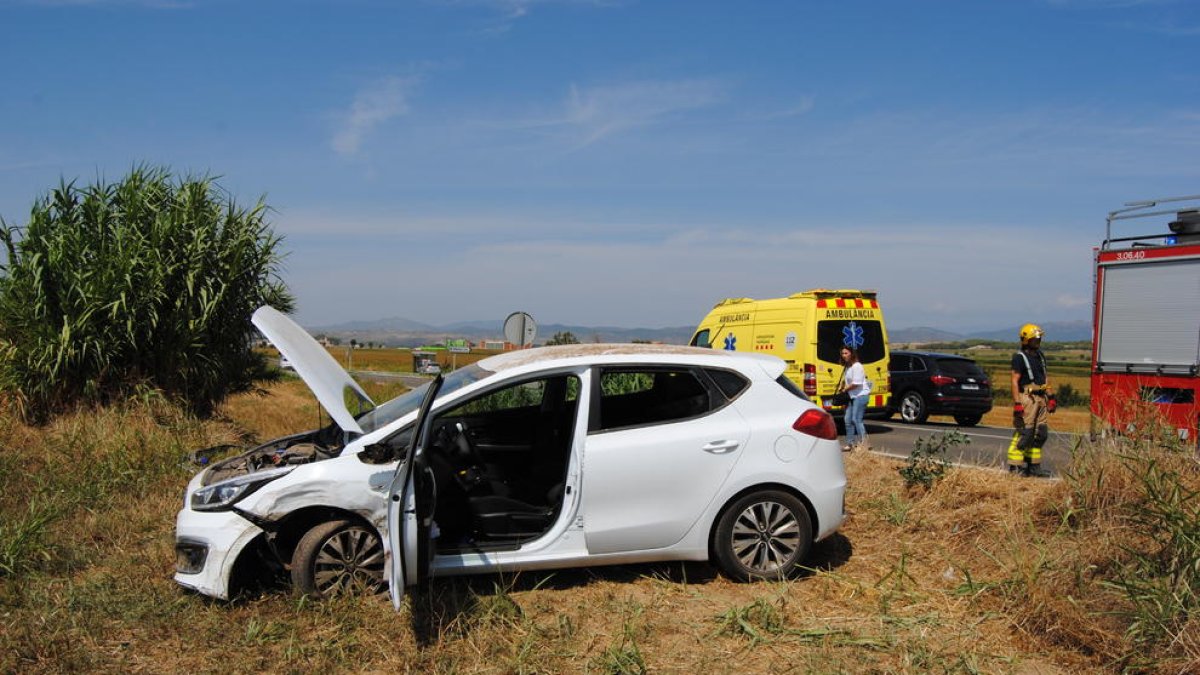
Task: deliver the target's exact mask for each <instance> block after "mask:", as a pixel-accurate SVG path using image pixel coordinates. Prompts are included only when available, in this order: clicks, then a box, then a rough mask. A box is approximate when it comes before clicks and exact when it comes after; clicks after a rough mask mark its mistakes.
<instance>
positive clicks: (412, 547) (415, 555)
mask: <svg viewBox="0 0 1200 675" xmlns="http://www.w3.org/2000/svg"><path fill="white" fill-rule="evenodd" d="M441 388H442V376H441V375H438V376H437V377H436V378H435V379H434V381H433V382H432V383H430V385H429V390H428V391H426V392H425V398H424V399H423V400H422V401H421V409H420V411H419V412H418V413H417V420H416V422H415V423H414V426H413V429H414V433H413V437H412V442H411V444H410V445H409V448H408V455H407V456H406V457H405V458H404V461H402V462H400V465H399V466H397V467H396V475H395V476H394V477H393V478H392V485H391V488H390V489H389V494H388V517H387V520H388V545H389V548H390V549H391V552H392V555H391V559H390V561H389V564H388V566H387V581H388V593H389V594H391V596H392V606H393V607H395V608H396V610H397V611H399V610H400V605H401V603H402V602H403V601H404V593H405V591H406V589H407V588H408V587H409V586H413V585H416V584H419V583H424V581H425V579H426V578H427V577H428V576H429V562H430V556H431V554H432V548H431V544H430V541H429V535H430V529H431V525H432V524H433V503H434V495H433V478H432V474H431V472H430V471H429V465H428V462H427V461H426V458H425V448H426V446H427V445H428V443H429V436H430V427H431V425H432V424H433V416H432V415H431V414H430V408H432V407H433V400H434V399H435V398H437V394H438V391H440V390H441Z"/></svg>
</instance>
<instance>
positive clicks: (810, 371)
mask: <svg viewBox="0 0 1200 675" xmlns="http://www.w3.org/2000/svg"><path fill="white" fill-rule="evenodd" d="M804 393H805V394H807V395H808V396H816V395H817V367H816V366H815V365H813V364H811V363H806V364H804Z"/></svg>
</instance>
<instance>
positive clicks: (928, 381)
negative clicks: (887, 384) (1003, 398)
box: [888, 352, 992, 427]
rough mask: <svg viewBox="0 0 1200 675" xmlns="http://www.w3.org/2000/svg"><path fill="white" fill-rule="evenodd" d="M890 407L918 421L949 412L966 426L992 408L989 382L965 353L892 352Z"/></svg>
mask: <svg viewBox="0 0 1200 675" xmlns="http://www.w3.org/2000/svg"><path fill="white" fill-rule="evenodd" d="M888 374H889V375H890V376H891V378H892V400H891V408H890V411H889V412H891V413H892V414H896V413H900V419H902V420H904V421H905V422H909V423H916V424H920V423H921V422H924V421H925V420H926V419H928V417H929V416H930V415H953V416H954V421H955V422H958V423H959V424H961V425H962V426H965V427H970V426H975V425H976V424H979V420H980V419H982V418H983V416H984V415H985V414H986V413H987V412H988V411H989V410H991V409H992V383H991V382H990V381H989V380H988V376H987V374H986V373H984V372H983V370H982V369H980V367H979V365H978V364H976V363H975V362H974V361H972V360H971V359H968V358H967V357H965V356H955V355H954V354H935V353H932V352H892V355H891V361H890V365H889V366H888Z"/></svg>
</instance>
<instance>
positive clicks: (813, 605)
mask: <svg viewBox="0 0 1200 675" xmlns="http://www.w3.org/2000/svg"><path fill="white" fill-rule="evenodd" d="M367 387H368V390H369V392H370V393H371V394H372V395H373V396H376V397H378V398H380V399H383V398H386V397H387V396H388V395H390V393H393V392H395V391H397V390H396V389H395V388H394V387H393V388H392V389H391V390H387V391H385V390H381V389H379V388H378V387H377V386H375V385H370V384H368V385H367ZM314 419H316V417H315V404H314V403H313V401H312V397H311V396H310V395H309V394H308V392H307V391H306V389H305V388H304V387H303V385H302V384H301V383H300V382H299V381H298V380H295V379H294V378H286V379H284V380H282V381H280V382H276V383H264V384H263V386H262V388H261V389H259V390H258V391H255V392H250V393H246V394H242V395H239V396H236V397H234V398H233V399H231V400H230V401H229V402H228V403H227V404H226V405H224V406H223V407H222V408H221V410H220V414H219V415H218V416H217V418H215V419H212V420H207V421H200V420H196V419H193V418H190V417H188V416H186V415H183V414H181V413H179V412H178V411H177V410H175V409H174V408H173V407H171V406H169V405H167V404H165V403H164V402H162V401H160V400H156V399H153V398H149V399H146V400H143V401H140V402H133V403H130V404H129V405H127V406H124V407H122V408H119V409H117V408H114V409H109V410H101V411H90V412H81V413H78V414H76V415H72V416H68V417H65V418H62V419H59V420H57V421H55V422H54V423H53V424H51V425H50V426H48V427H46V428H31V427H26V426H23V425H21V424H19V423H17V422H15V421H13V420H12V419H11V418H9V417H6V416H5V417H0V443H2V444H3V447H4V448H5V451H4V452H3V453H0V533H3V537H0V542H3V548H2V549H0V671H3V672H14V671H19V672H62V671H65V670H77V671H94V672H128V671H151V672H197V671H199V672H216V671H220V672H246V671H264V672H295V671H305V672H307V671H314V670H324V671H335V672H345V671H354V672H361V671H388V672H445V673H451V672H455V673H458V672H479V673H493V672H695V671H709V672H714V673H720V672H766V671H774V670H780V671H789V670H798V671H800V672H814V671H815V672H930V671H941V672H947V671H952V672H959V671H962V672H998V673H1005V672H1012V673H1018V672H1020V673H1027V672H1038V673H1056V672H1063V673H1066V672H1071V673H1075V672H1116V671H1119V670H1121V669H1122V668H1124V667H1128V666H1129V665H1131V664H1139V669H1141V670H1143V671H1144V672H1164V673H1165V672H1172V673H1174V672H1183V671H1186V670H1189V669H1194V668H1196V667H1197V666H1200V644H1198V643H1197V640H1196V639H1195V635H1196V633H1195V632H1194V631H1193V632H1190V633H1189V632H1188V631H1186V630H1181V632H1180V633H1179V636H1181V637H1182V638H1183V639H1181V640H1175V641H1171V640H1170V639H1167V638H1163V641H1162V642H1145V641H1142V642H1136V643H1135V642H1132V641H1131V640H1133V638H1130V637H1127V636H1126V632H1125V631H1126V628H1127V626H1128V625H1130V624H1129V621H1130V619H1129V618H1128V617H1129V616H1134V615H1136V614H1135V613H1136V608H1135V607H1133V606H1131V605H1130V603H1129V601H1128V599H1127V596H1126V595H1125V594H1124V593H1122V592H1121V591H1119V590H1118V589H1117V588H1116V587H1114V586H1111V585H1108V584H1106V583H1105V582H1106V580H1107V579H1108V578H1115V577H1113V576H1112V575H1115V574H1117V573H1118V572H1119V571H1120V570H1121V569H1123V567H1122V565H1123V564H1124V563H1122V562H1121V561H1122V560H1127V558H1126V556H1127V555H1128V553H1123V551H1127V550H1129V549H1127V548H1126V547H1129V546H1134V547H1135V548H1136V547H1137V546H1138V545H1140V543H1143V542H1142V539H1141V538H1140V537H1139V535H1138V533H1137V530H1129V529H1127V528H1128V526H1127V525H1121V524H1120V523H1121V522H1122V521H1121V520H1119V519H1116V518H1110V517H1109V516H1108V515H1107V511H1106V509H1110V508H1116V506H1114V505H1120V504H1126V503H1133V502H1136V501H1137V500H1138V499H1140V497H1139V494H1140V493H1139V491H1138V488H1137V481H1136V480H1133V479H1132V477H1133V475H1134V474H1132V473H1130V471H1129V470H1127V469H1125V468H1124V467H1123V466H1122V465H1120V464H1114V463H1113V460H1112V457H1114V456H1115V455H1113V454H1112V453H1104V454H1101V455H1093V456H1092V458H1091V460H1090V461H1091V462H1093V464H1080V465H1078V467H1077V472H1078V475H1079V479H1078V480H1077V481H1075V482H1071V481H1031V480H1025V479H1020V478H1017V477H1012V476H1008V475H1004V474H1000V475H997V474H996V473H995V472H992V471H986V470H974V469H950V470H949V472H948V473H947V474H946V475H945V477H944V478H943V479H942V480H940V481H938V482H936V483H935V484H934V485H933V487H932V488H931V489H928V490H923V489H913V488H910V487H906V485H905V483H904V481H903V480H902V479H901V477H900V475H899V473H898V471H897V469H898V468H899V467H900V464H898V463H897V462H895V461H892V460H887V459H885V458H881V457H878V456H875V455H871V454H869V453H859V452H855V453H849V454H847V455H846V456H845V458H846V464H847V473H848V475H849V479H850V488H849V492H848V494H847V509H848V511H849V513H850V514H851V515H850V519H849V521H848V522H847V523H846V525H845V526H844V528H843V530H842V531H841V532H840V534H838V535H836V536H835V537H833V538H832V539H830V540H828V541H826V542H824V543H822V544H821V545H819V546H818V547H817V549H816V555H815V557H814V559H813V560H812V561H811V563H812V566H813V571H812V572H811V573H809V574H807V575H804V576H802V577H800V578H797V579H795V580H792V581H788V582H785V583H757V584H738V583H733V582H730V581H728V580H726V579H724V578H723V577H721V576H719V575H717V574H716V573H715V572H714V570H713V569H712V568H711V567H710V566H708V565H707V564H702V563H694V564H659V565H634V566H621V567H612V568H592V569H590V570H568V571H557V572H546V573H526V574H520V575H511V574H510V575H483V576H477V577H469V578H461V579H454V580H435V581H434V582H433V583H432V584H431V586H430V587H429V588H428V589H427V590H426V591H424V592H421V593H418V594H415V596H413V597H411V598H410V599H409V600H408V601H406V606H405V607H404V609H403V610H402V611H401V612H400V613H395V612H393V611H392V609H391V606H390V604H389V603H388V602H387V601H386V600H385V599H383V598H379V597H351V598H342V599H337V600H334V601H331V602H325V603H313V602H309V601H307V600H305V599H302V598H297V597H294V596H292V595H290V594H289V593H288V592H287V590H286V589H284V588H278V589H269V590H267V591H265V592H261V593H257V594H253V595H250V596H247V597H243V598H240V599H238V600H237V601H235V602H231V603H225V602H214V601H210V600H207V599H205V598H202V597H199V596H196V595H194V594H191V593H188V592H186V591H184V590H182V589H181V588H179V587H177V586H176V584H175V583H174V582H173V581H172V580H171V578H170V577H171V574H172V569H173V561H174V554H173V550H172V548H173V538H172V528H173V519H174V516H175V513H176V511H177V510H178V508H179V506H180V504H179V494H180V491H181V489H182V487H183V485H184V483H185V482H186V481H187V479H188V478H189V476H190V475H191V473H192V471H193V467H191V466H190V465H188V464H185V463H184V462H182V461H181V460H182V459H183V457H184V456H185V455H186V453H187V452H188V451H189V450H191V449H193V448H197V447H205V446H208V445H213V444H216V443H220V442H253V441H254V440H256V439H264V438H269V437H273V436H276V435H279V434H282V433H286V432H289V431H295V430H297V429H300V428H305V427H307V426H311V423H312V420H314ZM1129 450H1130V451H1134V449H1129ZM1081 459H1082V458H1081ZM1158 461H1161V462H1164V463H1171V465H1176V464H1178V463H1179V462H1180V461H1183V462H1184V464H1183V466H1186V465H1187V463H1188V462H1189V461H1191V460H1186V459H1183V460H1181V459H1180V457H1179V456H1177V455H1169V456H1163V457H1160V459H1159V460H1158ZM1139 470H1140V465H1139ZM1193 470H1194V467H1193ZM1098 472H1099V473H1104V475H1106V476H1108V479H1107V481H1106V483H1105V485H1104V486H1097V485H1095V484H1092V483H1089V478H1088V477H1089V476H1095V475H1099V473H1098ZM1197 487H1200V486H1197ZM1089 505H1095V506H1094V507H1092V506H1089ZM1122 513H1124V511H1122ZM1145 543H1146V545H1149V541H1148V540H1147V542H1145ZM1079 570H1091V571H1090V572H1088V573H1086V574H1080V573H1079ZM1106 574H1107V575H1108V576H1105V575H1106ZM1123 612H1124V613H1123ZM1172 625H1174V624H1172ZM1189 635H1191V636H1192V637H1190V638H1189V637H1187V636H1189Z"/></svg>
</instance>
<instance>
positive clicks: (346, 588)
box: [292, 520, 385, 598]
mask: <svg viewBox="0 0 1200 675" xmlns="http://www.w3.org/2000/svg"><path fill="white" fill-rule="evenodd" d="M383 564H384V554H383V543H382V542H380V540H379V535H378V534H377V533H376V532H375V530H374V529H372V528H370V527H367V526H365V525H362V524H360V523H355V522H353V521H349V520H332V521H329V522H327V523H321V524H320V525H317V526H316V527H314V528H312V529H311V530H309V531H308V532H306V533H305V534H304V536H303V537H301V538H300V543H299V544H297V545H296V552H295V553H294V554H293V555H292V584H293V585H294V586H295V589H296V592H298V593H300V594H302V595H309V596H312V597H314V598H328V597H332V596H335V595H342V594H344V593H356V592H367V593H378V592H380V591H381V590H383V588H384V585H385V584H384V580H383Z"/></svg>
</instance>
